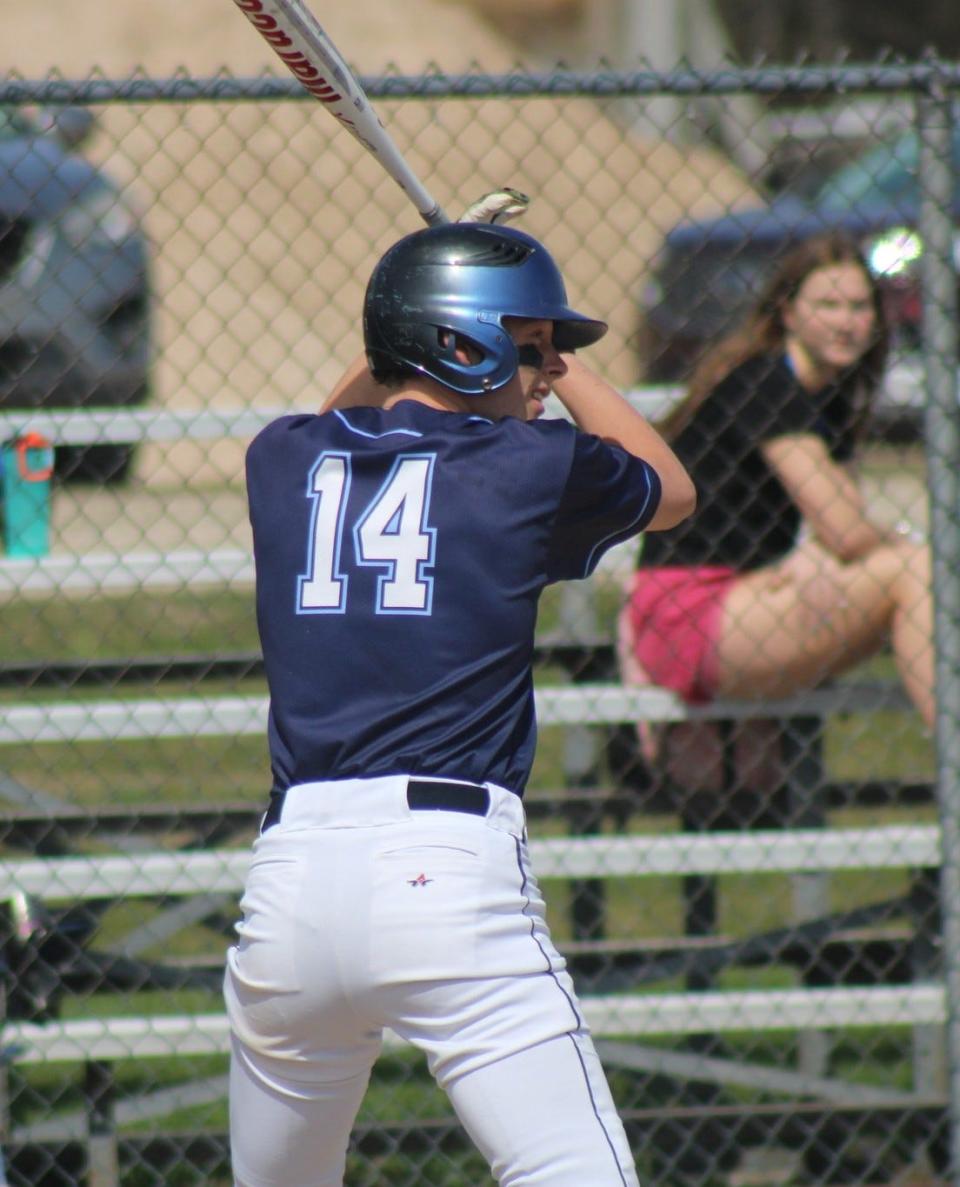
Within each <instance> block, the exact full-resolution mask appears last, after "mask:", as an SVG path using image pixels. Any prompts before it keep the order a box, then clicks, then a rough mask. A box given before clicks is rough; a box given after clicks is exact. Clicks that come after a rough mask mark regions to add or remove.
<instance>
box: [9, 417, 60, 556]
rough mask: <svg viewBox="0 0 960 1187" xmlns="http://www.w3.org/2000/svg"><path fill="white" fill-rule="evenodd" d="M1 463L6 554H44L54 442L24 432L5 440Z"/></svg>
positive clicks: (48, 527) (47, 540)
mask: <svg viewBox="0 0 960 1187" xmlns="http://www.w3.org/2000/svg"><path fill="white" fill-rule="evenodd" d="M0 464H2V466H0V468H2V471H3V501H2V511H3V537H4V545H5V548H6V553H7V556H46V554H47V553H48V552H49V551H50V479H51V477H52V475H53V446H52V445H51V444H50V442H49V441H48V440H47V439H46V438H45V437H42V436H41V435H40V434H39V433H23V434H22V435H21V436H19V437H14V438H13V439H12V440H10V441H6V442H4V444H3V446H2V456H0Z"/></svg>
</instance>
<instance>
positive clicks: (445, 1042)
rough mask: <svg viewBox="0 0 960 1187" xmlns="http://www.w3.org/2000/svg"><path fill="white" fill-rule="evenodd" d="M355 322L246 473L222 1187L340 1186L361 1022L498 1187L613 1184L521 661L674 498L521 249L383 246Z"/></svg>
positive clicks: (430, 242)
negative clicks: (319, 404) (432, 1092)
mask: <svg viewBox="0 0 960 1187" xmlns="http://www.w3.org/2000/svg"><path fill="white" fill-rule="evenodd" d="M363 326H364V342H365V348H366V359H367V363H368V366H369V371H366V370H365V371H364V375H357V374H355V375H353V376H351V377H350V378H349V380H348V381H346V382H344V383H343V384H342V385H341V387H340V388H339V389H338V391H337V392H336V393H335V398H334V399H333V401H332V404H331V406H330V407H329V410H327V411H325V412H324V413H323V414H320V415H308V414H302V415H291V416H283V417H281V418H280V419H279V420H277V421H275V422H273V423H272V424H270V425H269V426H267V427H266V428H265V429H264V430H263V431H262V432H261V433H260V434H259V436H258V437H257V438H256V439H255V440H254V441H253V443H252V444H251V446H250V449H249V452H248V456H247V484H248V498H249V506H250V518H251V522H252V526H253V540H254V552H255V559H256V572H257V614H258V623H259V630H260V637H261V641H262V647H263V655H264V660H265V666H266V672H267V679H268V683H269V691H270V717H269V748H270V759H271V767H272V774H273V789H272V792H271V799H270V805H269V808H268V809H267V811H266V814H265V816H264V819H263V823H262V827H261V834H260V836H259V837H258V838H257V840H256V843H255V845H254V854H253V861H252V864H251V867H250V870H249V874H248V878H247V882H246V886H245V891H244V895H243V900H242V921H241V922H240V923H239V924H238V929H237V930H238V942H237V943H236V945H235V946H234V947H233V948H232V949H231V950H230V952H229V955H228V961H227V972H226V979H225V993H226V1001H227V1008H228V1012H229V1017H230V1023H231V1029H232V1041H233V1048H232V1061H231V1084H230V1094H231V1100H230V1108H231V1132H232V1154H233V1173H234V1176H235V1181H236V1183H237V1184H238V1187H333V1185H335V1184H341V1183H342V1182H343V1174H344V1166H345V1158H346V1148H347V1143H348V1140H349V1135H350V1130H351V1126H352V1124H353V1121H354V1118H355V1115H356V1112H357V1109H358V1107H359V1105H360V1102H361V1099H362V1097H363V1094H364V1091H365V1088H366V1085H367V1082H368V1078H369V1075H370V1070H371V1067H372V1065H373V1063H374V1061H375V1059H376V1058H377V1054H378V1052H379V1051H380V1046H381V1038H382V1034H383V1031H384V1029H385V1028H389V1029H391V1030H392V1031H394V1032H395V1033H396V1034H397V1035H399V1036H401V1038H403V1039H405V1040H407V1041H409V1042H410V1043H412V1044H414V1045H416V1046H417V1047H418V1048H420V1049H421V1050H422V1051H423V1052H424V1053H425V1054H426V1058H427V1060H428V1064H429V1068H430V1070H431V1072H432V1074H433V1075H434V1077H435V1078H436V1080H437V1082H438V1083H439V1084H440V1085H441V1086H442V1088H443V1089H444V1090H445V1091H446V1092H447V1094H448V1096H449V1098H450V1100H451V1102H452V1105H453V1107H454V1109H455V1110H456V1112H457V1115H458V1117H459V1118H460V1120H461V1122H462V1124H463V1125H464V1127H465V1128H466V1130H467V1132H468V1133H469V1134H470V1136H471V1138H472V1139H473V1141H474V1142H475V1143H476V1145H477V1147H478V1148H479V1150H480V1151H481V1152H482V1154H483V1155H484V1156H485V1157H486V1159H487V1160H488V1162H489V1164H490V1167H491V1171H492V1173H493V1175H494V1177H495V1178H496V1180H497V1181H498V1183H500V1184H502V1185H506V1184H509V1185H511V1187H520V1185H524V1187H527V1185H529V1187H532V1185H534V1184H536V1185H538V1187H624V1185H635V1184H636V1183H637V1178H636V1173H635V1170H634V1165H633V1160H632V1157H631V1154H630V1149H629V1147H628V1144H627V1141H626V1138H625V1133H624V1130H623V1127H622V1124H621V1122H620V1120H619V1118H618V1117H617V1114H616V1111H615V1108H614V1105H613V1102H612V1099H611V1096H610V1092H609V1089H608V1087H607V1084H606V1081H605V1078H604V1075H603V1072H602V1069H601V1066H600V1063H599V1061H598V1058H597V1055H596V1053H595V1051H594V1047H593V1045H592V1042H591V1039H590V1037H589V1034H588V1031H587V1027H586V1025H585V1023H584V1019H583V1016H582V1014H581V1011H580V1007H579V1005H578V1002H577V998H576V996H575V993H574V990H573V985H572V982H571V980H570V977H569V976H568V974H567V972H566V971H565V966H564V961H563V959H562V957H561V956H560V955H559V954H558V952H557V950H556V948H555V947H554V945H553V943H552V942H551V939H550V935H549V933H548V930H547V926H546V923H545V919H544V904H543V900H542V898H541V894H540V891H539V889H538V887H537V882H536V879H535V877H534V874H533V872H532V870H531V868H530V861H529V857H528V853H527V841H526V830H525V825H524V811H523V799H522V796H523V791H524V786H525V784H526V782H527V778H528V776H529V773H530V767H531V764H532V761H533V756H534V745H535V731H536V727H535V720H534V697H533V680H532V673H531V657H532V652H533V642H534V625H535V622H536V616H537V603H538V598H539V596H540V594H541V592H542V590H543V589H544V587H545V586H546V585H548V584H549V583H551V582H554V581H560V580H563V579H567V578H579V577H586V576H587V575H588V574H589V573H590V572H591V571H592V570H593V568H594V567H595V565H596V563H597V561H598V560H599V558H600V556H601V555H602V554H603V553H604V552H605V551H606V550H607V549H608V548H610V547H611V546H612V545H614V544H616V543H617V542H618V541H622V540H625V539H627V538H629V537H631V536H634V535H636V534H637V533H639V532H641V531H643V530H644V529H647V530H656V529H666V528H669V527H671V526H673V525H675V524H677V523H678V522H680V521H681V520H682V519H684V518H685V517H686V516H687V515H689V513H690V512H691V510H692V509H693V502H694V494H693V487H692V485H691V483H690V480H689V478H688V476H687V474H686V472H685V470H684V469H683V468H682V466H681V465H680V463H679V462H678V461H677V459H676V457H675V456H674V454H673V453H672V451H671V450H670V448H669V447H668V446H667V445H666V444H665V442H664V441H663V440H662V439H661V438H660V437H659V436H658V435H657V433H656V432H655V431H654V430H653V429H652V428H651V427H650V426H649V425H648V424H647V422H646V421H645V420H644V418H643V417H642V416H640V415H639V413H637V412H635V411H634V410H633V409H632V408H631V406H630V405H629V404H628V403H627V402H626V401H625V400H624V399H622V397H621V396H620V395H619V394H618V393H617V392H616V391H614V390H613V389H612V388H611V387H610V386H609V385H608V384H606V383H605V382H604V381H603V380H602V379H601V378H600V377H599V376H598V375H596V374H595V373H594V372H593V371H591V370H590V368H589V367H588V366H587V365H586V364H585V363H583V362H582V361H581V359H580V358H579V356H576V355H574V354H573V353H572V352H574V351H576V350H578V349H579V348H581V347H586V346H589V345H590V344H591V343H593V342H596V341H597V339H599V338H600V337H601V336H602V335H603V334H604V333H605V331H606V329H607V327H606V325H605V323H604V322H602V321H598V320H596V319H594V318H591V317H588V316H585V315H584V314H582V313H578V312H576V311H575V310H573V309H571V308H570V307H569V305H568V303H567V296H566V292H565V289H564V284H563V280H562V278H561V275H560V272H559V271H558V269H557V266H556V264H555V263H554V261H553V259H552V258H551V256H550V254H549V252H548V251H547V250H546V248H545V247H544V246H543V245H542V244H541V243H539V242H538V241H537V240H535V239H533V238H531V237H530V236H529V235H527V234H524V233H523V232H521V231H519V230H515V229H514V228H511V227H506V226H499V225H490V224H488V223H463V222H461V223H454V224H448V225H444V226H436V227H430V228H427V229H424V230H421V231H418V232H416V233H414V234H412V235H409V236H407V237H405V238H404V239H402V240H400V242H399V243H397V244H395V245H394V246H393V247H392V248H390V249H389V250H388V251H387V252H386V254H385V255H384V256H383V258H382V259H381V260H380V262H379V263H378V264H377V266H376V267H375V269H374V271H373V273H372V276H371V278H370V281H369V284H368V287H367V291H366V297H365V302H364V313H363ZM374 381H375V382H374ZM551 389H552V390H553V391H554V392H555V393H556V395H557V396H558V397H559V399H560V400H561V401H562V403H563V404H564V405H565V407H566V409H567V410H568V412H569V413H570V414H571V417H572V420H573V422H575V423H570V422H569V421H567V420H565V419H555V420H554V419H545V418H541V413H542V412H543V406H544V400H545V399H546V397H547V395H548V394H549V393H550V391H551Z"/></svg>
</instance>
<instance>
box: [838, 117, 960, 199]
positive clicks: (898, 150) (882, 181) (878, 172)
mask: <svg viewBox="0 0 960 1187" xmlns="http://www.w3.org/2000/svg"><path fill="white" fill-rule="evenodd" d="M919 157H920V142H919V139H918V137H917V134H916V132H908V133H906V134H905V135H903V136H900V137H898V139H896V140H894V141H891V142H890V143H887V144H878V145H875V146H874V147H873V148H870V149H867V151H866V152H865V153H863V154H862V155H861V156H860V157H858V158H857V159H856V160H854V161H851V162H850V163H849V164H848V165H844V166H843V168H841V169H839V170H838V171H837V172H836V173H834V174H833V176H832V177H830V178H828V179H827V181H826V182H825V183H824V184H823V186H821V188H820V189H819V190H818V191H817V194H816V196H815V198H814V202H815V203H816V204H817V205H818V206H820V207H822V208H823V209H825V210H828V211H836V212H841V211H849V210H855V209H856V208H857V207H858V206H864V205H874V204H877V205H879V204H881V203H888V202H891V201H894V202H895V201H897V200H898V199H902V200H903V201H904V203H905V204H906V203H913V204H915V203H916V202H917V200H918V196H919V195H918V189H917V172H918V168H919ZM953 159H954V171H955V176H956V175H957V170H958V168H960V125H955V127H954V132H953ZM954 202H955V203H960V181H958V182H957V186H956V189H955V192H954Z"/></svg>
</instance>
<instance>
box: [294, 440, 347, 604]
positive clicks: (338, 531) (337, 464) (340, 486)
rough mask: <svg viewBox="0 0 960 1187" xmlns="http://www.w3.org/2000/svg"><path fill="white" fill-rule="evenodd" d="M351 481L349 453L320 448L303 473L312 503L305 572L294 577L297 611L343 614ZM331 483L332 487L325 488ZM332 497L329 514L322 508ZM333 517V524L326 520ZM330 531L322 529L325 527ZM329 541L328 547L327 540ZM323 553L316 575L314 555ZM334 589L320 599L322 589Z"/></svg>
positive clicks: (345, 596)
mask: <svg viewBox="0 0 960 1187" xmlns="http://www.w3.org/2000/svg"><path fill="white" fill-rule="evenodd" d="M352 481H353V470H352V466H351V457H350V454H349V453H336V452H334V451H332V450H324V452H323V453H321V454H320V456H319V457H318V458H317V460H316V463H315V464H314V466H313V468H312V469H311V470H310V473H309V475H308V476H307V498H308V499H310V500H311V501H312V502H313V509H312V511H311V513H310V543H309V545H308V547H307V571H306V572H305V573H302V574H301V575H300V576H299V577H298V578H297V613H298V614H344V613H345V612H346V609H347V587H348V585H349V583H350V578H349V577H348V576H347V574H346V573H345V572H344V571H343V568H342V566H341V563H340V557H341V549H342V546H343V519H344V515H345V514H346V510H347V499H348V497H349V495H350V486H351V483H352ZM327 486H332V487H333V490H332V491H328V490H326V489H325V488H326V487H327ZM331 494H332V495H334V496H335V502H334V503H333V504H332V505H331V511H332V514H328V513H327V511H326V506H327V503H328V502H329V498H330V495H331ZM331 520H333V521H334V522H333V524H332V525H331V524H330V521H331ZM331 526H332V530H331V531H329V532H326V531H325V529H326V528H327V527H331ZM328 540H329V546H327V541H328ZM318 553H319V554H320V555H321V556H326V557H327V561H326V563H325V568H326V576H325V577H324V578H323V579H320V578H318V576H317V555H318ZM324 587H325V588H326V589H328V590H336V598H335V599H334V598H331V597H327V598H323V596H322V595H319V594H318V591H319V590H321V589H322V588H324Z"/></svg>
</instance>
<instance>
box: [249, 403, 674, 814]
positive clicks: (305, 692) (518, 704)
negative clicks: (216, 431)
mask: <svg viewBox="0 0 960 1187" xmlns="http://www.w3.org/2000/svg"><path fill="white" fill-rule="evenodd" d="M247 491H248V498H249V504H250V519H251V523H252V525H253V543H254V555H255V559H256V570H257V619H258V625H259V629H260V638H261V642H262V646H263V654H264V661H265V666H266V673H267V681H268V685H269V690H270V721H269V745H270V759H271V765H272V768H273V778H274V788H275V789H278V790H279V789H284V788H286V787H288V786H290V785H291V784H296V783H304V782H310V781H314V780H323V779H344V778H354V777H365V776H366V777H369V776H374V775H391V774H402V773H409V774H415V775H424V776H434V777H443V776H445V777H448V778H453V779H465V780H470V781H473V782H477V783H482V782H485V781H490V782H493V783H498V784H500V785H501V786H504V787H508V788H511V789H512V790H514V791H516V792H518V793H520V792H522V790H523V788H524V786H525V784H526V781H527V778H528V777H529V773H530V767H531V764H532V762H533V754H534V747H535V743H536V725H535V721H534V709H533V679H532V673H531V659H532V650H533V639H534V627H535V623H536V615H537V602H538V599H539V596H540V593H541V591H542V590H543V588H544V586H545V585H547V584H548V583H549V582H552V581H558V580H561V579H563V578H571V577H585V576H586V575H587V574H589V573H590V572H591V571H592V570H593V568H594V566H595V565H596V563H597V561H598V559H599V558H600V556H601V555H602V554H603V553H604V552H605V551H606V550H607V549H608V548H609V547H610V546H611V545H613V544H615V543H617V542H618V541H621V540H624V539H626V538H627V537H629V536H631V535H633V534H635V533H637V532H639V531H640V530H642V529H643V528H644V527H645V526H646V524H647V523H648V522H649V520H650V518H651V516H652V515H653V514H654V512H655V510H656V508H657V505H658V502H659V499H660V482H659V479H658V477H657V475H656V473H655V471H653V470H652V469H651V468H650V467H649V466H648V465H647V464H646V463H645V462H642V461H640V460H638V459H637V458H635V457H632V456H631V455H630V454H628V453H626V452H625V451H624V450H622V449H619V448H617V447H615V446H610V445H607V444H605V443H604V442H602V441H600V440H599V439H598V438H596V437H593V436H590V435H588V434H585V433H580V432H579V431H578V430H577V429H575V428H574V427H573V426H572V425H571V424H568V423H567V422H566V421H562V420H541V421H535V422H531V423H527V422H524V421H520V420H516V419H513V418H506V419H504V420H500V421H490V420H487V419H486V418H483V417H480V416H470V415H460V414H457V413H451V412H440V411H435V410H433V409H430V408H427V407H425V406H424V405H422V404H418V403H416V402H414V401H410V400H405V401H402V402H401V403H399V404H398V405H397V406H396V407H395V408H393V409H391V410H390V411H384V410H382V409H375V408H356V409H350V410H348V411H345V412H332V413H327V414H325V415H323V416H311V415H299V416H285V417H282V418H280V419H279V420H277V421H274V422H273V423H272V424H270V425H268V426H267V427H266V428H265V429H264V430H263V431H262V432H261V433H260V434H259V435H258V436H257V438H256V439H255V440H254V441H253V443H252V444H251V446H250V448H249V450H248V452H247Z"/></svg>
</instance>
